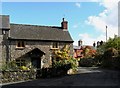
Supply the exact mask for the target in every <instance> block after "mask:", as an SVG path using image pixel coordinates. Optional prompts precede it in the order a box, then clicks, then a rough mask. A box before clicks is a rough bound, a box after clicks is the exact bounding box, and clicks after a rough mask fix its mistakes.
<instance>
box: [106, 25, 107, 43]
mask: <svg viewBox="0 0 120 88" xmlns="http://www.w3.org/2000/svg"><path fill="white" fill-rule="evenodd" d="M106 42H107V26H106Z"/></svg>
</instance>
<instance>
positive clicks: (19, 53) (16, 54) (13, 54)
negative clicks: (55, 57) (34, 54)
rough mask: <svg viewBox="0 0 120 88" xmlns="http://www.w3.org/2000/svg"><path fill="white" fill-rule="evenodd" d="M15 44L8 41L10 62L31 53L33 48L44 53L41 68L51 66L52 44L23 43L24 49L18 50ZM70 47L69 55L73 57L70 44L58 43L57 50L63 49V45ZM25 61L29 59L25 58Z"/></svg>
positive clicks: (39, 42) (38, 42)
mask: <svg viewBox="0 0 120 88" xmlns="http://www.w3.org/2000/svg"><path fill="white" fill-rule="evenodd" d="M16 42H17V41H10V42H9V43H10V46H9V52H10V54H9V55H10V56H9V57H10V58H11V60H14V59H16V58H21V57H23V56H24V55H25V54H26V53H28V52H30V51H32V50H33V49H35V48H38V49H40V50H41V51H42V52H44V53H45V56H43V57H42V61H43V62H44V63H42V65H44V66H42V67H49V66H50V65H52V62H51V52H50V49H51V48H52V44H53V43H52V42H41V41H25V48H22V49H19V48H16ZM65 44H67V45H70V46H71V55H73V54H72V53H73V48H72V44H70V43H63V42H62V43H59V48H60V49H61V48H63V47H64V45H65ZM25 58H26V59H27V58H29V57H25Z"/></svg>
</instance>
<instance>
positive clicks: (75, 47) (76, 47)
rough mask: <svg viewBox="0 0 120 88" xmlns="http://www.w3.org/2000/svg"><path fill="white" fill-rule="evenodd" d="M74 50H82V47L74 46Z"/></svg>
mask: <svg viewBox="0 0 120 88" xmlns="http://www.w3.org/2000/svg"><path fill="white" fill-rule="evenodd" d="M73 49H81V46H73Z"/></svg>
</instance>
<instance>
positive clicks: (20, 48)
mask: <svg viewBox="0 0 120 88" xmlns="http://www.w3.org/2000/svg"><path fill="white" fill-rule="evenodd" d="M24 48H25V47H16V48H15V49H16V50H23V49H24Z"/></svg>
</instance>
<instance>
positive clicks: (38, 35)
mask: <svg viewBox="0 0 120 88" xmlns="http://www.w3.org/2000/svg"><path fill="white" fill-rule="evenodd" d="M9 39H26V40H45V41H46V40H47V41H64V42H65V41H66V42H73V40H72V38H71V36H70V34H69V32H68V31H63V30H62V28H61V27H54V26H38V25H25V24H10V35H9Z"/></svg>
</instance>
